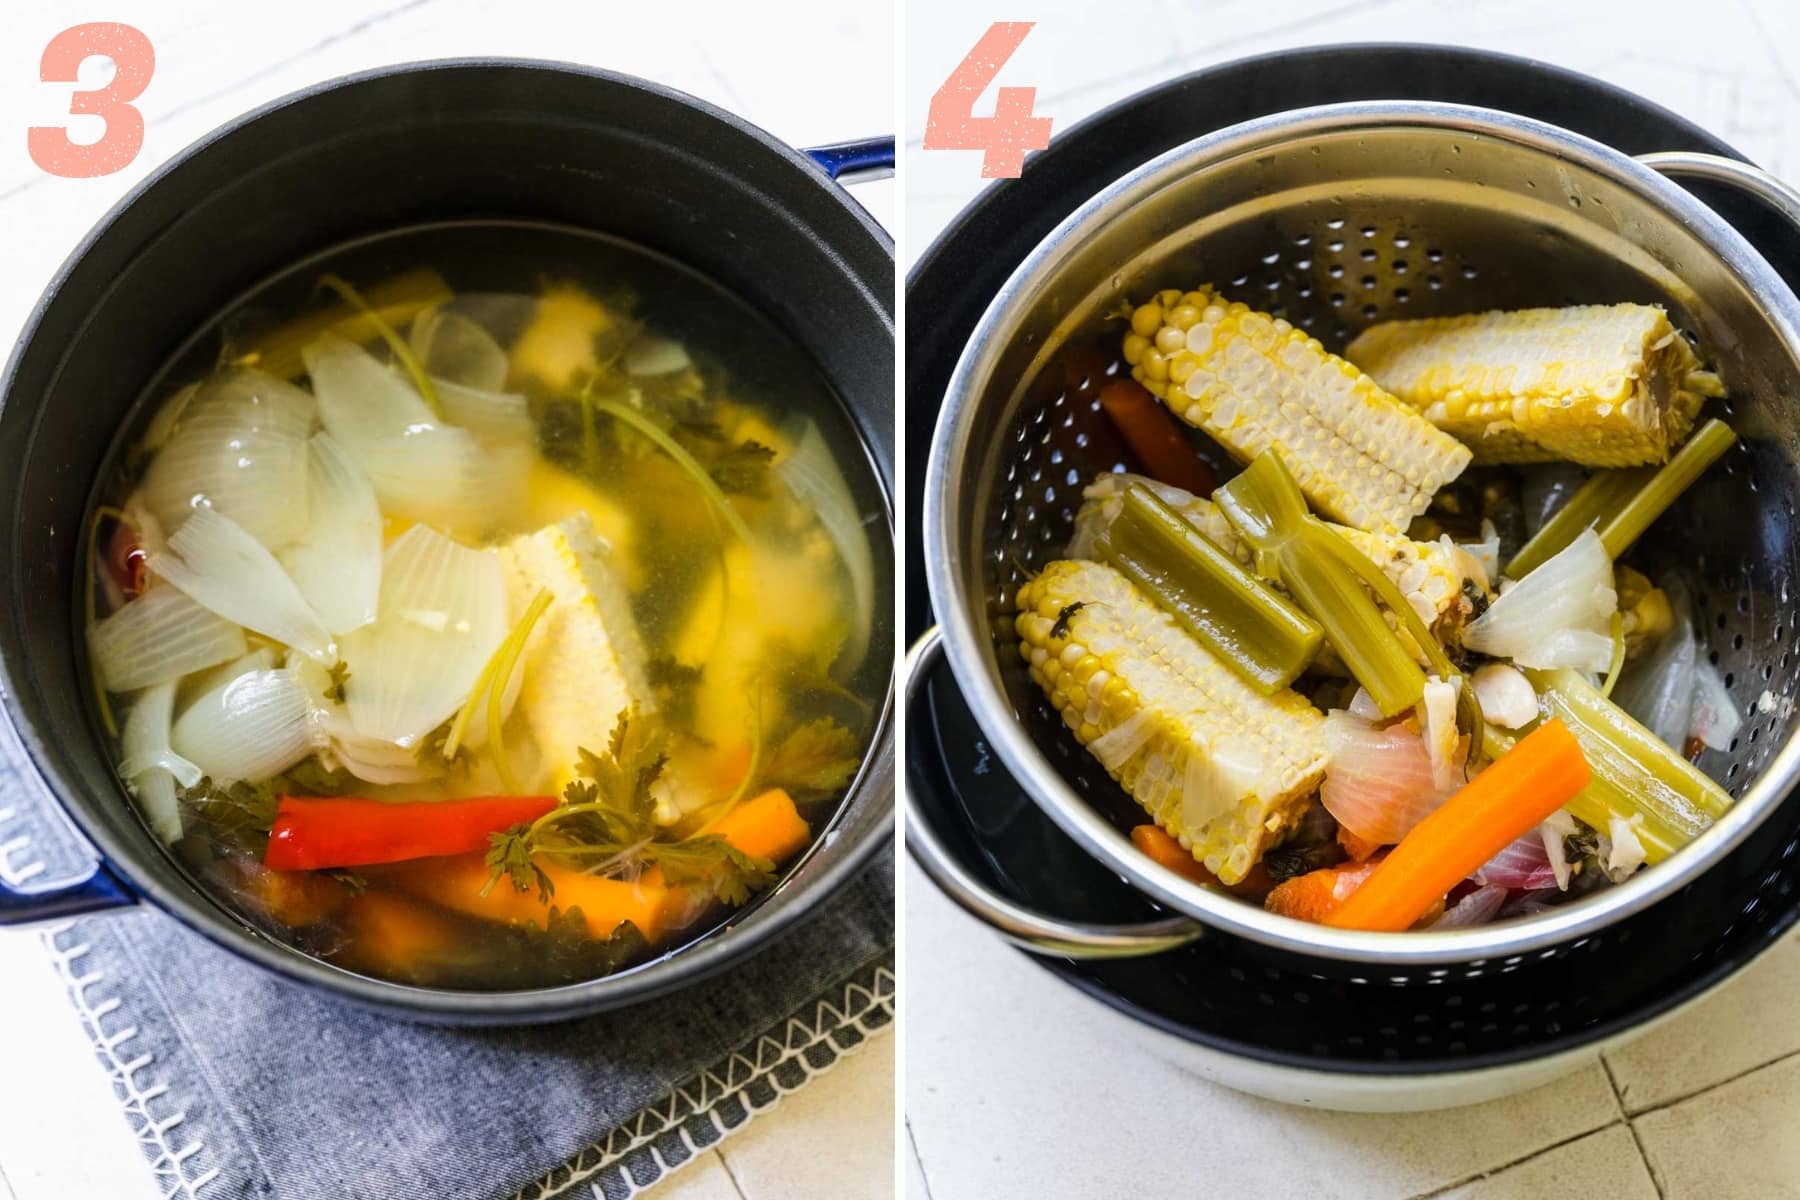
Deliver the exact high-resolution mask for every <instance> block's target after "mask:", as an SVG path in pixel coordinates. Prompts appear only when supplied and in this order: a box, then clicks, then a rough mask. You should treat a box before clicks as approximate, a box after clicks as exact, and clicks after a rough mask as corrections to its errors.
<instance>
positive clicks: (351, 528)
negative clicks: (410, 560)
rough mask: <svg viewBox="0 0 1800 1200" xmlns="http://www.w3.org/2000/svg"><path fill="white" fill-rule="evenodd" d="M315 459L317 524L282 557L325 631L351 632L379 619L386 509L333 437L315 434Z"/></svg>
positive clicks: (314, 519)
mask: <svg viewBox="0 0 1800 1200" xmlns="http://www.w3.org/2000/svg"><path fill="white" fill-rule="evenodd" d="M311 454H312V460H311V461H312V469H311V480H310V485H309V486H310V488H311V493H312V517H311V521H310V522H309V523H308V525H307V528H306V531H305V535H304V536H303V537H301V538H300V540H299V541H297V542H295V543H294V544H293V545H291V546H289V547H288V548H287V549H286V550H284V551H282V552H281V554H280V556H279V557H280V559H281V565H282V566H283V567H285V568H286V569H287V572H288V574H289V575H290V576H292V578H293V580H294V585H295V586H296V587H298V588H299V589H300V594H301V595H302V596H304V597H305V598H306V602H307V603H308V604H310V605H311V606H312V609H313V611H314V612H316V613H318V614H319V619H320V620H321V621H323V622H324V623H325V628H326V629H328V630H330V631H331V632H332V633H349V632H350V631H351V630H352V629H361V628H362V627H363V626H364V625H367V624H368V623H369V622H370V621H373V620H374V619H375V606H376V604H377V603H379V602H380V599H381V505H380V503H379V502H378V501H377V500H376V499H375V489H374V487H373V486H372V485H371V484H370V483H369V478H368V476H366V475H364V474H363V471H362V468H361V467H359V466H357V465H356V463H355V462H354V461H353V460H352V459H351V458H350V456H349V455H348V454H347V453H345V451H344V448H343V447H342V446H340V445H338V443H337V440H336V439H334V438H333V437H332V436H331V435H330V434H329V433H318V434H314V435H313V439H312V445H311Z"/></svg>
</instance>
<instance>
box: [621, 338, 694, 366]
mask: <svg viewBox="0 0 1800 1200" xmlns="http://www.w3.org/2000/svg"><path fill="white" fill-rule="evenodd" d="M693 365H694V360H693V359H691V358H689V357H688V352H687V347H686V346H683V345H682V344H681V343H680V342H677V341H674V340H672V339H670V338H664V337H656V336H654V335H652V334H644V335H643V336H641V337H639V338H638V339H637V340H636V341H634V342H632V343H631V345H630V347H629V348H627V349H626V351H625V373H626V374H628V375H640V376H642V375H673V374H674V373H675V372H677V371H685V370H687V369H688V368H689V367H691V366H693Z"/></svg>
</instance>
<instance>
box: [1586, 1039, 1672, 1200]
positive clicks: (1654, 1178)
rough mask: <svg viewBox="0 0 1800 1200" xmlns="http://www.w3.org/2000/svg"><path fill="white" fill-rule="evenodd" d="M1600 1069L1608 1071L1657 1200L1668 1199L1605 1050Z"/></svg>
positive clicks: (1620, 1108)
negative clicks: (1626, 1104) (1626, 1106)
mask: <svg viewBox="0 0 1800 1200" xmlns="http://www.w3.org/2000/svg"><path fill="white" fill-rule="evenodd" d="M1600 1069H1601V1070H1602V1071H1604V1072H1605V1073H1606V1083H1607V1086H1608V1087H1610V1088H1612V1093H1613V1098H1614V1099H1616V1100H1617V1101H1618V1103H1619V1114H1620V1116H1621V1118H1622V1119H1623V1120H1624V1122H1625V1128H1626V1129H1628V1130H1629V1131H1630V1132H1631V1144H1632V1146H1633V1147H1634V1148H1635V1149H1636V1150H1637V1154H1638V1161H1640V1162H1642V1163H1643V1164H1644V1172H1645V1173H1646V1174H1647V1175H1649V1176H1650V1186H1651V1187H1653V1188H1655V1189H1656V1197H1657V1200H1667V1194H1666V1193H1665V1192H1664V1191H1663V1185H1662V1178H1661V1177H1660V1176H1659V1175H1657V1173H1656V1166H1655V1164H1653V1163H1652V1162H1651V1161H1650V1155H1649V1154H1648V1153H1647V1152H1646V1151H1645V1150H1644V1139H1643V1137H1642V1136H1640V1135H1639V1133H1638V1127H1637V1125H1636V1123H1635V1122H1633V1121H1632V1119H1631V1114H1630V1112H1628V1111H1627V1110H1626V1108H1625V1090H1624V1089H1623V1088H1621V1087H1620V1086H1619V1080H1618V1078H1617V1077H1616V1076H1615V1075H1614V1074H1613V1068H1612V1063H1611V1062H1609V1061H1608V1060H1607V1057H1606V1054H1605V1052H1604V1051H1603V1052H1602V1053H1601V1055H1600Z"/></svg>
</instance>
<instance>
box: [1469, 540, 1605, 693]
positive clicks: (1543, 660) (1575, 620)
mask: <svg viewBox="0 0 1800 1200" xmlns="http://www.w3.org/2000/svg"><path fill="white" fill-rule="evenodd" d="M1618 607H1619V597H1618V593H1617V592H1615V591H1614V590H1613V570H1612V560H1611V559H1610V558H1608V557H1607V554H1606V547H1605V546H1604V545H1603V544H1602V543H1601V541H1600V535H1599V534H1597V533H1595V532H1594V531H1593V530H1592V529H1586V530H1583V531H1582V532H1581V534H1580V535H1579V536H1577V537H1576V538H1575V540H1574V541H1572V542H1570V543H1569V545H1568V546H1567V547H1566V548H1564V549H1563V550H1560V551H1558V552H1557V553H1556V554H1554V555H1552V556H1551V557H1550V558H1549V559H1547V560H1546V561H1545V562H1544V563H1543V564H1542V565H1540V566H1539V567H1538V568H1537V569H1536V570H1534V571H1532V572H1531V574H1529V575H1527V576H1526V577H1525V578H1524V579H1521V580H1519V581H1518V582H1517V583H1514V584H1512V585H1511V586H1510V587H1508V588H1506V589H1505V590H1504V591H1502V592H1501V593H1500V596H1499V598H1498V599H1496V600H1495V601H1494V602H1493V604H1491V605H1489V606H1488V610H1487V611H1486V612H1484V613H1482V614H1481V615H1480V616H1479V617H1477V618H1475V620H1473V621H1471V622H1470V623H1469V626H1468V628H1466V629H1464V630H1463V645H1464V646H1466V647H1467V648H1468V649H1470V650H1475V651H1478V652H1480V653H1482V654H1487V655H1492V656H1493V657H1495V658H1510V659H1512V660H1513V661H1514V662H1515V663H1517V664H1519V665H1520V666H1522V667H1574V668H1576V669H1578V670H1583V671H1590V672H1594V673H1599V672H1601V671H1604V670H1606V669H1607V667H1608V666H1610V665H1611V663H1612V626H1611V622H1612V615H1613V613H1614V612H1616V611H1617V610H1618Z"/></svg>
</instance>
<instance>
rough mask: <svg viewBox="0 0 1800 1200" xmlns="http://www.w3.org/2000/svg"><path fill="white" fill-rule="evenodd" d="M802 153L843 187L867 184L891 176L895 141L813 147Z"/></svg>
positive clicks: (885, 139)
mask: <svg viewBox="0 0 1800 1200" xmlns="http://www.w3.org/2000/svg"><path fill="white" fill-rule="evenodd" d="M801 153H802V154H804V155H806V156H807V157H808V158H810V159H812V160H813V161H814V162H816V163H818V164H819V166H820V167H821V168H823V170H824V171H825V173H826V174H827V175H829V176H831V178H832V179H834V180H836V181H837V182H838V183H842V184H853V183H869V182H871V181H873V180H876V179H887V178H889V177H890V176H892V175H893V173H894V139H893V138H891V137H884V138H870V139H868V140H867V141H861V142H837V143H835V144H833V145H830V146H814V147H813V148H812V149H810V150H802V151H801Z"/></svg>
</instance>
